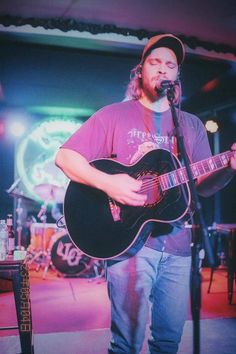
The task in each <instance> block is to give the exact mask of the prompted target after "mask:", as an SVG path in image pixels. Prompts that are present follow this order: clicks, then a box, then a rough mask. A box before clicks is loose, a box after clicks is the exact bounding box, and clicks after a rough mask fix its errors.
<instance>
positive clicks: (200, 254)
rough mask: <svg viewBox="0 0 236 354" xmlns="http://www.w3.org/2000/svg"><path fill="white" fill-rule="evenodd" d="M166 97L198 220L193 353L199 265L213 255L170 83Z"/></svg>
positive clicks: (196, 350) (197, 343)
mask: <svg viewBox="0 0 236 354" xmlns="http://www.w3.org/2000/svg"><path fill="white" fill-rule="evenodd" d="M166 92H167V98H168V101H169V105H170V108H171V113H172V118H173V122H174V126H175V134H176V139H177V143H178V148H179V152H180V154H181V157H182V159H183V161H184V165H185V168H186V172H187V176H188V183H189V188H190V192H191V197H192V200H193V202H194V204H195V206H196V214H197V219H198V222H199V228H200V232H199V233H197V232H193V246H192V271H191V311H192V318H193V344H194V346H193V353H194V354H199V353H200V308H201V265H202V260H203V258H204V255H205V252H204V249H205V250H206V254H207V256H208V261H209V265H210V267H211V268H213V267H214V256H213V251H212V248H211V244H210V240H209V237H208V230H207V227H206V224H205V220H204V218H203V213H202V206H201V203H200V201H199V197H198V194H197V191H196V187H195V184H194V180H193V176H192V171H191V167H190V164H189V159H188V156H187V153H186V148H185V146H184V137H183V133H182V129H181V127H180V126H179V122H178V117H177V114H176V109H175V106H174V98H175V95H174V85H170V86H169V88H168V89H167V91H166Z"/></svg>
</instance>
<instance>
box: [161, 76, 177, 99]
mask: <svg viewBox="0 0 236 354" xmlns="http://www.w3.org/2000/svg"><path fill="white" fill-rule="evenodd" d="M177 85H179V81H178V80H175V81H172V80H163V81H161V83H160V85H159V87H157V86H156V88H155V89H156V92H157V94H158V95H161V96H162V95H166V91H167V90H170V89H173V88H174V87H175V86H177Z"/></svg>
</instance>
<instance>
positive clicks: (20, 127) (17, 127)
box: [8, 120, 26, 137]
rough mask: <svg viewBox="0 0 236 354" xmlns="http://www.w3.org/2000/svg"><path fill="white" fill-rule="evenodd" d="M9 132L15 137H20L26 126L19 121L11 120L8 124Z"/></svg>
mask: <svg viewBox="0 0 236 354" xmlns="http://www.w3.org/2000/svg"><path fill="white" fill-rule="evenodd" d="M8 129H9V132H10V133H11V135H13V136H15V137H20V136H22V135H23V134H24V133H25V130H26V127H25V125H24V123H23V122H21V121H17V120H16V121H13V122H11V123H10V124H9V127H8Z"/></svg>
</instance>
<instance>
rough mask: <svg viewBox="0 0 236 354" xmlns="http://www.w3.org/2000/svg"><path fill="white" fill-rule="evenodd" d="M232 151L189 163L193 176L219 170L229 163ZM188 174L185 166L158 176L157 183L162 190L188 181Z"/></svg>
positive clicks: (196, 176)
mask: <svg viewBox="0 0 236 354" xmlns="http://www.w3.org/2000/svg"><path fill="white" fill-rule="evenodd" d="M232 154H233V153H232V151H226V152H222V153H221V154H218V155H215V156H212V157H210V158H208V159H205V160H202V161H198V162H195V163H193V164H191V165H190V169H191V172H192V176H193V178H194V179H195V178H198V177H200V176H204V175H207V174H208V173H210V172H214V171H217V170H221V169H222V168H224V167H227V166H228V164H229V160H230V157H231V156H232ZM188 180H189V179H188V175H187V171H186V168H185V167H181V168H179V169H177V170H175V171H171V172H168V173H165V174H163V175H161V176H159V183H160V186H161V189H162V190H163V191H165V190H168V189H170V188H173V187H176V186H179V185H180V184H183V183H186V182H188Z"/></svg>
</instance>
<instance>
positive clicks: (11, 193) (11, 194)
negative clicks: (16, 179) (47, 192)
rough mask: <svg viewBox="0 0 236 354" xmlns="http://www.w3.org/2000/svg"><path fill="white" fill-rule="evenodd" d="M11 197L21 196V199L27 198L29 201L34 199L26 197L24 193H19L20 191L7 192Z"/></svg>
mask: <svg viewBox="0 0 236 354" xmlns="http://www.w3.org/2000/svg"><path fill="white" fill-rule="evenodd" d="M8 194H9V195H10V196H11V197H13V198H21V199H23V200H27V201H29V202H35V200H34V199H32V198H29V197H27V196H26V195H24V194H22V193H20V192H10V193H8Z"/></svg>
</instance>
